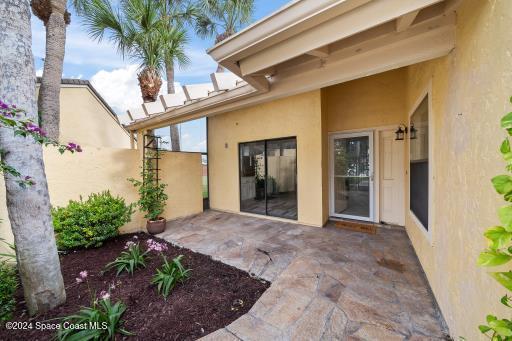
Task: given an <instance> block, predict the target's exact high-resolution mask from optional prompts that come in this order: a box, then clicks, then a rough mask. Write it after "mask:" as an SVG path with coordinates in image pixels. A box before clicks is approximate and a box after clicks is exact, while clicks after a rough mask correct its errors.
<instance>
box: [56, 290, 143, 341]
mask: <svg viewBox="0 0 512 341" xmlns="http://www.w3.org/2000/svg"><path fill="white" fill-rule="evenodd" d="M125 311H126V306H125V305H124V304H123V302H121V301H118V302H116V303H115V304H112V303H111V302H110V299H100V300H99V301H98V300H95V301H94V302H93V303H92V306H91V307H84V308H82V309H81V310H80V311H79V312H78V313H76V314H74V315H70V316H67V317H64V318H63V319H62V323H65V322H68V323H69V324H72V325H80V326H85V327H84V329H80V328H78V329H75V328H64V326H63V327H62V328H60V329H59V330H58V332H57V339H58V340H115V339H116V334H122V335H134V334H132V333H130V332H129V331H127V330H125V329H123V327H122V325H123V320H121V317H122V316H123V314H124V312H125ZM89 326H97V327H96V328H91V327H89Z"/></svg>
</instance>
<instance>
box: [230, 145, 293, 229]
mask: <svg viewBox="0 0 512 341" xmlns="http://www.w3.org/2000/svg"><path fill="white" fill-rule="evenodd" d="M240 210H241V211H242V212H249V213H256V214H264V215H269V216H273V217H280V218H287V219H297V140H296V138H295V137H292V138H283V139H273V140H264V141H256V142H247V143H241V144H240Z"/></svg>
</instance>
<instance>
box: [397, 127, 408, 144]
mask: <svg viewBox="0 0 512 341" xmlns="http://www.w3.org/2000/svg"><path fill="white" fill-rule="evenodd" d="M402 127H403V129H402ZM405 134H407V127H406V126H405V124H400V125H399V126H398V130H397V131H395V135H396V138H395V140H396V141H403V140H404V137H405Z"/></svg>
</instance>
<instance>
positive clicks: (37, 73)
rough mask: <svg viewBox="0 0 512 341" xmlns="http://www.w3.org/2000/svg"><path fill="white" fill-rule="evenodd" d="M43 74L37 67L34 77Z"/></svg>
mask: <svg viewBox="0 0 512 341" xmlns="http://www.w3.org/2000/svg"><path fill="white" fill-rule="evenodd" d="M42 75H43V69H42V68H41V69H37V70H36V77H41V76H42Z"/></svg>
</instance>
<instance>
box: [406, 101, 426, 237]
mask: <svg viewBox="0 0 512 341" xmlns="http://www.w3.org/2000/svg"><path fill="white" fill-rule="evenodd" d="M428 126H429V122H428V96H426V97H425V98H424V99H423V101H421V103H420V105H419V106H418V108H417V109H416V110H415V111H414V113H413V114H412V116H411V124H410V127H409V131H410V132H412V131H414V130H415V131H416V138H412V139H410V140H409V141H410V155H409V156H410V209H411V211H412V213H414V215H415V216H416V218H418V220H419V221H420V222H421V224H422V225H423V227H424V228H425V229H426V230H428V201H429V194H428V188H429V170H428V168H429V165H428V163H429V160H428V151H429V141H428V129H429V127H428Z"/></svg>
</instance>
